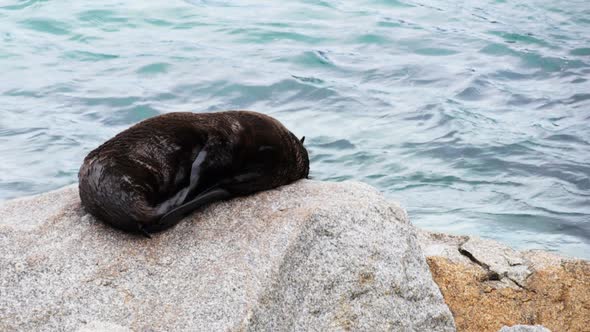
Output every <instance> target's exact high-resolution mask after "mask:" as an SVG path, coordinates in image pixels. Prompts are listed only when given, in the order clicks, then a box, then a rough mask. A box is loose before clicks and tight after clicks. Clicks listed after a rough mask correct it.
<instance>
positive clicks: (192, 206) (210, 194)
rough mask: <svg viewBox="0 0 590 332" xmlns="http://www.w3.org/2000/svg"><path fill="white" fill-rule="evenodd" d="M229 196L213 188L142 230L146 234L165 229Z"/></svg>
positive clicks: (225, 192)
mask: <svg viewBox="0 0 590 332" xmlns="http://www.w3.org/2000/svg"><path fill="white" fill-rule="evenodd" d="M229 197H230V194H229V192H228V191H227V190H224V189H221V188H213V189H211V190H209V191H206V192H204V193H202V194H199V195H198V196H197V197H195V198H194V199H192V200H190V201H188V202H186V203H184V204H182V205H180V206H178V207H176V208H174V209H172V210H170V211H168V212H167V213H166V214H165V215H164V216H162V218H160V220H159V221H158V222H156V223H154V224H152V225H146V226H144V230H146V231H148V232H152V233H153V232H159V231H162V230H164V229H166V228H169V227H172V226H174V225H176V224H177V223H178V222H179V221H180V220H181V219H182V218H183V217H184V216H185V215H187V214H188V213H189V212H192V211H194V210H196V209H197V208H199V207H201V206H203V205H206V204H209V203H212V202H215V201H219V200H222V199H226V198H229Z"/></svg>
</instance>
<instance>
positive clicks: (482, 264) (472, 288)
mask: <svg viewBox="0 0 590 332" xmlns="http://www.w3.org/2000/svg"><path fill="white" fill-rule="evenodd" d="M418 234H419V241H420V243H421V246H422V247H423V250H424V252H425V254H426V256H427V261H428V264H429V266H430V270H431V272H432V275H433V277H434V280H435V281H436V283H437V284H438V286H439V287H440V289H441V291H442V293H443V295H444V297H445V301H446V303H447V304H448V305H449V307H450V308H451V311H452V312H453V316H454V318H455V323H456V326H457V330H458V331H474V332H476V331H477V332H486V331H490V332H496V331H498V330H499V329H501V328H502V327H503V326H512V327H510V329H503V330H502V331H547V329H542V327H540V326H535V327H526V326H524V325H535V324H538V325H543V326H545V327H546V328H548V329H550V330H552V331H575V332H577V331H590V263H589V262H588V261H584V260H577V259H572V258H565V257H560V256H557V255H554V254H551V253H547V252H543V251H523V252H519V251H516V250H513V249H511V248H508V247H506V246H505V245H503V244H500V243H498V242H495V241H490V240H483V239H480V238H477V237H468V236H452V235H446V234H438V233H429V232H426V231H421V230H419V231H418ZM518 324H522V325H518Z"/></svg>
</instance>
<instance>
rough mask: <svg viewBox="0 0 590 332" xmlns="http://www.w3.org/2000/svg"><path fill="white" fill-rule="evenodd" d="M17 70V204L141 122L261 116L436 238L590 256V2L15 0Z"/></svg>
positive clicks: (6, 45)
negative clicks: (223, 113)
mask: <svg viewBox="0 0 590 332" xmlns="http://www.w3.org/2000/svg"><path fill="white" fill-rule="evenodd" d="M0 72H1V73H2V74H1V76H0V112H2V113H1V114H2V116H1V117H0V158H1V161H2V162H0V199H8V198H12V197H18V196H24V195H30V194H34V193H39V192H44V191H47V190H50V189H54V188H58V187H61V186H63V185H66V184H69V183H73V182H75V181H76V174H77V170H78V167H79V165H80V163H81V160H82V159H83V157H84V156H85V154H86V153H88V152H89V151H90V150H91V149H93V148H94V147H96V146H97V145H98V144H100V143H101V142H103V141H105V140H107V139H108V138H110V137H112V136H113V135H114V134H115V133H117V132H119V131H121V130H123V129H125V128H127V127H128V126H130V125H132V124H133V123H136V122H137V121H140V120H142V119H145V118H148V117H151V116H154V115H157V114H161V113H165V112H172V111H215V110H223V109H233V108H246V109H252V110H257V111H261V112H264V113H268V114H271V115H273V116H275V117H277V118H278V119H280V120H281V121H282V122H283V123H285V124H286V125H287V126H288V127H289V128H290V129H292V130H293V131H294V132H295V133H296V134H297V135H301V136H303V135H305V136H306V137H307V139H306V143H308V147H309V150H310V152H311V160H312V165H311V167H312V176H313V177H314V178H316V179H322V180H330V181H342V180H348V179H354V180H360V181H365V182H368V183H370V184H372V185H374V186H376V187H377V188H379V189H380V190H381V191H383V192H384V193H385V194H386V195H387V196H388V197H390V198H391V199H394V200H397V201H399V202H401V203H402V204H403V205H404V206H405V207H406V208H407V209H408V211H409V213H410V216H411V218H412V220H413V222H414V223H415V224H417V225H419V226H422V227H426V228H429V229H432V230H438V231H445V232H450V233H457V234H478V235H482V236H485V237H488V238H493V239H498V240H501V241H503V242H505V243H508V244H510V245H513V246H516V247H518V248H541V249H547V250H555V251H559V252H562V253H565V254H569V255H574V256H579V257H585V258H590V179H589V175H590V82H589V81H588V80H589V78H590V2H586V1H567V2H556V1H549V0H527V1H508V0H506V1H502V0H497V1H450V0H445V1H442V0H439V1H385V0H381V1H360V0H354V1H353V0H351V1H336V0H333V1H329V0H326V1H321V0H307V1H284V2H283V1H242V0H237V1H235V0H232V1H229V0H227V1H225V0H211V1H197V0H192V1H138V0H134V1H114V0H105V1H85V0H78V1H67V0H64V1H42V0H27V1H6V0H0ZM392 240H395V239H392Z"/></svg>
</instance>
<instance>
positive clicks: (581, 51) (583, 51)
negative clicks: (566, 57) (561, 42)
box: [570, 47, 590, 56]
mask: <svg viewBox="0 0 590 332" xmlns="http://www.w3.org/2000/svg"><path fill="white" fill-rule="evenodd" d="M570 54H571V55H579V56H589V55H590V47H584V48H575V49H573V50H571V51H570Z"/></svg>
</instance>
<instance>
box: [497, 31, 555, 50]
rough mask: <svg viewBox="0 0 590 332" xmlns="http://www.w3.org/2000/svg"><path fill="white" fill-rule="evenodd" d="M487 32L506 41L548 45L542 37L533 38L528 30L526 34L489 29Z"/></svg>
mask: <svg viewBox="0 0 590 332" xmlns="http://www.w3.org/2000/svg"><path fill="white" fill-rule="evenodd" d="M489 33H490V34H492V35H495V36H498V37H500V38H503V39H504V41H505V42H507V43H524V44H536V45H539V46H545V47H549V46H550V45H549V44H548V43H547V42H546V41H544V40H542V39H538V38H535V37H534V36H533V34H532V33H530V32H529V33H526V34H518V33H510V32H505V31H490V32H489Z"/></svg>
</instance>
